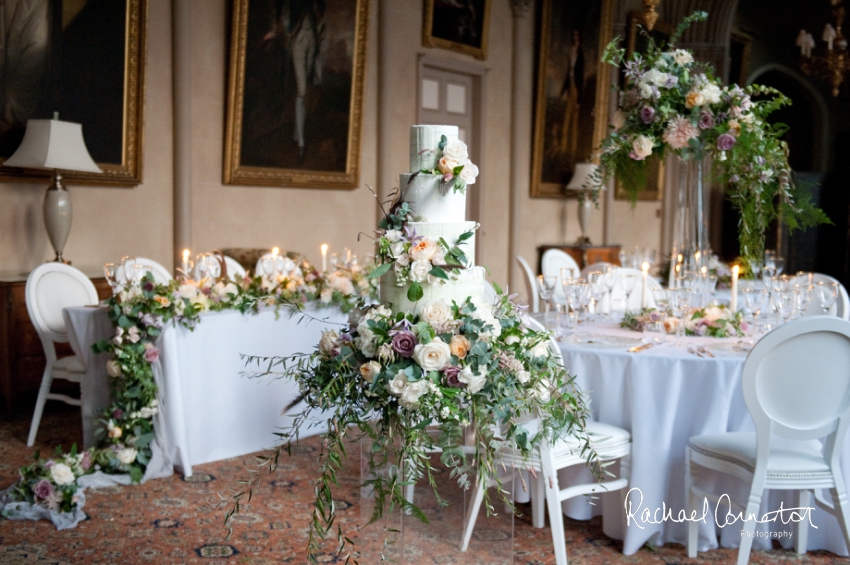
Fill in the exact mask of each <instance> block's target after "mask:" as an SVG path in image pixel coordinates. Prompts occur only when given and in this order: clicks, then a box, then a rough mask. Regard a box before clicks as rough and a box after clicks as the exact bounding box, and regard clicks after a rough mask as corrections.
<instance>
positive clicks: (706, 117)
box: [699, 110, 714, 129]
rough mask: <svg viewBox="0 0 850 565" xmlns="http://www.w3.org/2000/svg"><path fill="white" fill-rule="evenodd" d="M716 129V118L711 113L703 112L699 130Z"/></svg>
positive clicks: (700, 117) (700, 115)
mask: <svg viewBox="0 0 850 565" xmlns="http://www.w3.org/2000/svg"><path fill="white" fill-rule="evenodd" d="M713 127H714V117H713V116H712V115H711V112H708V111H706V110H703V111H702V112H700V114H699V129H710V128H713Z"/></svg>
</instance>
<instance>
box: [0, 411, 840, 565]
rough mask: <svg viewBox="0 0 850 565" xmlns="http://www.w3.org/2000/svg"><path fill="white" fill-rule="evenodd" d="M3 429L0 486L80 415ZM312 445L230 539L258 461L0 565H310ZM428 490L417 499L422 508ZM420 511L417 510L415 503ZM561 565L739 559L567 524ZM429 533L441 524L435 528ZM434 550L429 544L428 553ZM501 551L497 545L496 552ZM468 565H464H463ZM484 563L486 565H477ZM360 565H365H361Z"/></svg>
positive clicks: (817, 556)
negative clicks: (624, 542)
mask: <svg viewBox="0 0 850 565" xmlns="http://www.w3.org/2000/svg"><path fill="white" fill-rule="evenodd" d="M23 410H24V409H23V408H21V411H22V413H21V414H19V415H17V416H16V417H15V418H13V420H12V421H11V422H10V421H4V422H2V423H0V484H1V485H2V486H6V485H8V484H11V483H12V482H13V481H14V480H15V477H16V470H17V468H18V467H19V466H21V465H22V464H25V463H26V462H27V461H28V460H29V459H30V458H32V456H33V454H34V452H35V451H36V449H37V448H40V449H41V450H42V453H49V452H51V451H52V449H53V448H54V447H55V446H56V445H59V444H63V445H65V446H66V447H68V446H70V444H71V443H73V442H75V441H76V442H79V441H80V439H81V433H80V431H79V430H80V425H79V411H78V410H75V409H73V408H71V407H64V406H60V405H56V404H54V403H50V404H48V408H47V410H46V414H45V417H44V420H43V421H42V424H41V429H40V430H39V436H38V439H39V441H38V445H37V446H36V448H32V449H29V448H27V447H26V435H27V431H28V428H29V418H30V413H29V411H28V410H27V411H26V413H23ZM318 445H319V441H318V439H317V438H312V439H309V440H305V441H304V442H302V445H301V447H300V449H299V450H298V453H295V454H294V455H293V457H292V458H291V459H289V458H286V459H283V460H282V461H281V465H280V468H279V470H278V472H277V474H276V475H274V476H272V477H270V478H267V479H266V480H265V481H264V483H263V485H262V489H261V491H260V492H259V493H258V496H256V497H255V499H254V501H252V502H251V503H250V504H249V505H247V506H246V507H245V509H244V510H243V513H242V514H241V515H240V516H238V517H237V519H236V523H235V526H234V532H233V536H232V537H231V538H230V539H229V540H228V539H225V538H226V531H225V530H224V528H223V514H224V510H223V509H222V508H215V507H214V506H213V505H214V504H215V503H216V502H217V501H218V499H219V494H222V495H225V496H226V495H227V492H228V489H232V488H236V487H237V481H238V480H239V479H242V478H244V477H245V476H246V473H245V471H244V469H245V467H246V466H250V465H251V464H252V463H253V459H252V458H251V457H250V456H248V457H242V458H238V459H231V460H227V461H221V462H218V463H211V464H208V465H203V466H199V467H196V468H195V473H196V475H195V476H193V477H192V478H191V479H190V480H184V479H183V478H182V477H180V476H177V475H174V476H172V477H170V478H167V479H161V480H155V481H151V482H148V483H147V484H145V485H141V486H130V487H111V488H108V489H101V490H96V491H89V492H88V493H87V497H88V502H87V504H86V507H85V511H86V513H87V514H88V515H89V517H90V519H89V520H86V521H84V522H82V523H81V524H80V525H79V526H78V527H77V528H76V529H73V530H67V531H62V532H59V531H56V529H55V528H54V527H53V526H52V525H51V524H50V523H48V522H12V521H2V522H0V563H3V564H15V565H17V564H21V565H23V564H27V565H30V564H56V565H59V564H63V565H64V564H71V565H82V564H89V563H91V564H98V565H100V564H104V565H106V564H135V563H141V564H157V565H169V564H178V563H179V564H183V563H198V564H221V565H223V564H225V563H226V564H233V565H243V564H248V565H271V564H273V563H297V564H302V563H306V558H305V556H304V553H303V548H304V545H305V540H306V531H307V519H308V517H309V514H310V510H311V499H310V493H311V492H312V484H311V477H313V476H314V471H313V470H314V469H315V468H316V467H315V453H316V449H317V446H318ZM357 479H358V476H357V461H353V462H351V464H350V465H349V468H348V469H347V473H346V474H345V478H344V479H343V481H342V484H341V487H340V491H339V493H338V495H337V499H338V501H337V511H338V516H339V522H340V524H341V525H342V526H343V527H345V528H348V529H349V530H351V529H353V528H354V527H355V526H356V524H358V523H359V513H360V509H359V504H360V496H359V492H358V491H357V489H356V488H354V487H355V486H356V484H357ZM425 490H426V489H425V487H424V486H422V487H420V488H419V489H418V490H417V497H420V496H421V497H423V498H424V492H423V491H425ZM417 500H418V501H419V500H420V499H419V498H417ZM565 524H566V539H567V555H568V557H569V562H570V564H571V565H603V564H608V563H627V564H634V565H650V564H651V565H678V564H685V563H718V564H720V563H734V561H735V557H736V555H737V552H736V550H730V549H721V550H715V551H710V552H707V553H704V554H700V558H699V559H696V560H691V559H688V558H687V557H686V555H685V550H684V548H683V547H682V546H679V545H670V546H665V547H662V548H657V549H655V550H651V549H648V548H645V549H642V550H641V551H639V552H638V553H637V554H635V555H632V556H629V557H626V556H623V555H622V553H621V547H622V546H621V544H620V542H618V541H615V540H611V539H609V538H607V537H606V536H605V535H604V534H603V533H602V523H601V520H600V519H594V520H591V521H589V522H577V521H573V520H569V519H565ZM435 527H437V524H436V523H435ZM486 531H487V530H486V528H481V531H480V532H479V529H478V528H477V529H476V536H477V538H478V541H479V542H482V543H485V544H487V543H490V542H489V541H488V538H487V534H486ZM452 535H457V532H448V533H445V532H442V531H440V530H439V529H437V530H435V533H434V535H433V536H432V537H431V538H430V540H427V543H426V546H425V547H423V548H420V549H421V551H420V552H419V557H418V558H417V559H416V560H415V561H409V563H414V562H416V563H426V564H451V563H458V562H459V561H457V560H456V559H457V558H456V556H455V555H453V554H452V553H451V552H441V551H439V549H438V548H439V547H443V546H445V545H446V544H445V543H443V542H445V541H446V539H447V537H446V536H448V537H449V538H450V537H451V536H452ZM515 538H516V551H515V555H516V560H515V563H517V564H518V565H553V564H554V562H555V559H554V554H553V553H552V539H551V537H550V532H549V529H548V528H546V529H542V530H538V529H534V528H532V527H531V519H530V517H529V516H528V507H525V515H524V516H522V517H519V518H517V519H516V521H515ZM429 544H430V545H429ZM496 545H497V544H496V543H495V542H493V546H494V547H495V546H496ZM334 549H335V548H334V545H333V544H331V543H329V544H328V545H327V550H326V552H325V553H324V554H323V555H322V556H320V559H319V562H320V563H337V562H341V560H337V559H336V557H335V555H334ZM750 562H751V563H753V564H765V565H766V564H778V563H782V564H785V563H794V564H800V565H804V564H806V565H807V564H812V565H827V564H838V563H842V564H845V565H846V564H848V563H850V559H847V558H841V557H837V556H835V555H833V554H831V553H826V552H812V553H809V554H807V555H805V556H802V557H800V556H798V555H797V554H796V553H794V552H792V551H786V550H782V549H774V550H772V551H767V552H764V551H755V552H753V554H752V556H751V559H750ZM465 563H468V561H465ZM481 563H485V561H481ZM364 565H365V560H364Z"/></svg>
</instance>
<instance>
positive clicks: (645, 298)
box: [640, 261, 649, 310]
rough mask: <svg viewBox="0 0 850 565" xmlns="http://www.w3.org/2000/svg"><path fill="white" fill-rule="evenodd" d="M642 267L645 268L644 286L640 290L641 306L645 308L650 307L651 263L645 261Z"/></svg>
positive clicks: (642, 308)
mask: <svg viewBox="0 0 850 565" xmlns="http://www.w3.org/2000/svg"><path fill="white" fill-rule="evenodd" d="M641 269H642V270H643V288H642V289H641V292H640V308H641V310H644V309H646V308H649V280H648V278H649V263H648V262H646V261H644V262H643V265H641Z"/></svg>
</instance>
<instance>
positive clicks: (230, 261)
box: [224, 255, 248, 282]
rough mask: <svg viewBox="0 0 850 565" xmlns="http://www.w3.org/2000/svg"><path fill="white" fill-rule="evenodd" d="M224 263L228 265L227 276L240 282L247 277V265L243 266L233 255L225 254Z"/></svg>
mask: <svg viewBox="0 0 850 565" xmlns="http://www.w3.org/2000/svg"><path fill="white" fill-rule="evenodd" d="M224 263H225V264H226V265H227V277H228V278H229V279H230V280H232V281H236V282H240V281H241V280H242V279H244V278H245V275H246V274H248V271H246V270H245V267H243V266H242V265H241V264H240V263H239V261H237V260H236V259H234V258H233V257H228V256H227V255H225V256H224Z"/></svg>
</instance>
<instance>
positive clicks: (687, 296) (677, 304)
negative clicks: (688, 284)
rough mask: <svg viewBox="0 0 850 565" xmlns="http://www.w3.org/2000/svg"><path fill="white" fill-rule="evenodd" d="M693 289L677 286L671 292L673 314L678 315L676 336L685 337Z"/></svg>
mask: <svg viewBox="0 0 850 565" xmlns="http://www.w3.org/2000/svg"><path fill="white" fill-rule="evenodd" d="M692 294H693V290H692V289H690V288H677V289H675V291H673V292H672V293H671V302H672V306H673V314H674V315H675V316H676V319H677V323H676V336H677V337H685V318H686V317H687V315H688V312H689V311H690V309H691V296H692Z"/></svg>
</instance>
